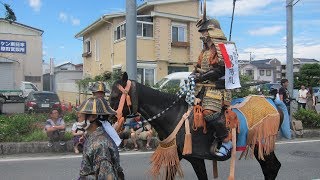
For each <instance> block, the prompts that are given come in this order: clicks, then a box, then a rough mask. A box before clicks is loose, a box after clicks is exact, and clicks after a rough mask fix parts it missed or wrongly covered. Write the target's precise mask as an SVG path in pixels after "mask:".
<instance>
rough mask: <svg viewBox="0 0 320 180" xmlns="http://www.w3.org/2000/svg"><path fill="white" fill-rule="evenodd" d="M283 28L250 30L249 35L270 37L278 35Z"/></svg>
mask: <svg viewBox="0 0 320 180" xmlns="http://www.w3.org/2000/svg"><path fill="white" fill-rule="evenodd" d="M284 28H285V27H284V26H271V27H262V28H259V29H254V30H250V31H249V34H250V35H252V36H271V35H275V34H277V33H279V32H280V31H282V30H283V29H284Z"/></svg>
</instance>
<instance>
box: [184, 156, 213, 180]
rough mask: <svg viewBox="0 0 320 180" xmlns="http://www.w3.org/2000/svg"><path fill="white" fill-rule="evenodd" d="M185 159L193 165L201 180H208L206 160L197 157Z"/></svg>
mask: <svg viewBox="0 0 320 180" xmlns="http://www.w3.org/2000/svg"><path fill="white" fill-rule="evenodd" d="M185 159H186V160H187V161H189V162H190V163H191V165H192V167H193V169H194V171H195V173H196V175H197V177H198V179H199V180H208V175H207V170H206V165H205V163H204V159H200V158H195V157H185Z"/></svg>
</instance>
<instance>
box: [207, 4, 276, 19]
mask: <svg viewBox="0 0 320 180" xmlns="http://www.w3.org/2000/svg"><path fill="white" fill-rule="evenodd" d="M273 2H279V1H278V0H263V1H262V0H242V1H237V2H236V8H235V14H236V15H240V16H246V15H251V14H256V13H258V12H259V11H260V10H262V9H263V8H264V7H266V6H268V5H270V4H271V3H273ZM232 4H233V0H224V1H221V0H212V1H208V2H207V14H208V15H210V16H231V14H232Z"/></svg>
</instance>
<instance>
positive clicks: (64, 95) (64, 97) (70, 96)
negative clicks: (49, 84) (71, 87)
mask: <svg viewBox="0 0 320 180" xmlns="http://www.w3.org/2000/svg"><path fill="white" fill-rule="evenodd" d="M57 94H58V96H59V99H60V101H61V103H62V102H63V101H64V103H67V104H68V103H69V102H70V103H71V104H72V105H76V103H77V99H78V98H79V94H78V93H76V92H68V91H57ZM89 97H91V95H87V96H85V95H83V94H80V102H83V101H84V100H85V99H87V98H89Z"/></svg>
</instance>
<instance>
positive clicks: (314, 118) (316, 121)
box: [293, 108, 320, 128]
mask: <svg viewBox="0 0 320 180" xmlns="http://www.w3.org/2000/svg"><path fill="white" fill-rule="evenodd" d="M293 117H294V118H295V119H297V120H301V121H302V123H303V125H304V126H305V127H309V128H319V127H320V114H318V113H316V112H314V111H311V110H306V109H303V108H302V109H300V110H298V111H296V112H295V113H294V114H293Z"/></svg>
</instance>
